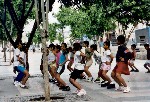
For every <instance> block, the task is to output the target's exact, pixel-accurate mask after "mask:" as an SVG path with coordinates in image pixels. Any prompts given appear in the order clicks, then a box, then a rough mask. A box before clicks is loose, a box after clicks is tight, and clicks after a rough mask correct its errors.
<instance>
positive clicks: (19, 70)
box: [17, 66, 26, 73]
mask: <svg viewBox="0 0 150 102" xmlns="http://www.w3.org/2000/svg"><path fill="white" fill-rule="evenodd" d="M25 70H26V69H25V67H23V66H18V67H17V71H18V72H21V73H24V71H25Z"/></svg>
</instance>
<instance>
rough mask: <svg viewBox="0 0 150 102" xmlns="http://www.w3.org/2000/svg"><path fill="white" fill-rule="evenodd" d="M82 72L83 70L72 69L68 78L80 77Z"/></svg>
mask: <svg viewBox="0 0 150 102" xmlns="http://www.w3.org/2000/svg"><path fill="white" fill-rule="evenodd" d="M83 72H84V70H78V69H74V70H73V72H72V73H71V76H70V78H72V79H75V80H76V79H77V78H80V77H81V74H82V73H83Z"/></svg>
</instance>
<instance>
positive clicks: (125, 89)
mask: <svg viewBox="0 0 150 102" xmlns="http://www.w3.org/2000/svg"><path fill="white" fill-rule="evenodd" d="M130 91H131V89H130V87H124V91H123V93H128V92H130Z"/></svg>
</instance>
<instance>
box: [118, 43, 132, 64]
mask: <svg viewBox="0 0 150 102" xmlns="http://www.w3.org/2000/svg"><path fill="white" fill-rule="evenodd" d="M120 57H122V58H124V62H125V63H128V60H129V59H131V52H130V51H129V49H128V48H127V47H126V46H125V45H120V46H118V51H117V54H116V62H120V61H121V59H120Z"/></svg>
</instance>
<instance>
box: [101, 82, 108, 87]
mask: <svg viewBox="0 0 150 102" xmlns="http://www.w3.org/2000/svg"><path fill="white" fill-rule="evenodd" d="M108 85H109V83H108V82H107V83H102V84H101V87H106V86H108Z"/></svg>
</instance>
